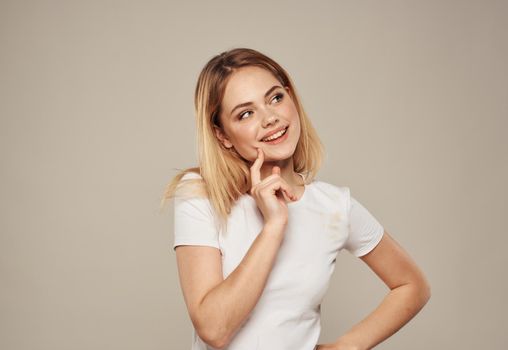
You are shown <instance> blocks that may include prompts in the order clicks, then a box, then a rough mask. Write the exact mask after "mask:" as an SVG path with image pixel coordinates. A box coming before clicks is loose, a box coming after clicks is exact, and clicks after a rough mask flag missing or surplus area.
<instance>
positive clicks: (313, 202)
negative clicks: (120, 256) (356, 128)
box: [173, 174, 384, 350]
mask: <svg viewBox="0 0 508 350" xmlns="http://www.w3.org/2000/svg"><path fill="white" fill-rule="evenodd" d="M199 177H200V176H199V175H197V174H186V175H185V176H184V177H183V179H187V178H199ZM287 205H288V215H289V218H288V224H287V226H286V232H285V235H284V240H283V241H282V244H281V247H280V249H279V252H278V254H277V258H276V261H275V263H274V266H273V268H272V271H271V272H270V275H269V277H268V280H267V283H266V286H265V289H264V291H263V293H262V295H261V297H260V298H259V300H258V303H257V304H256V306H255V307H254V309H253V310H252V311H251V313H250V315H249V316H248V318H247V320H246V321H245V322H244V324H243V326H242V327H241V328H240V329H239V330H238V331H237V333H236V334H235V336H234V338H233V339H232V341H231V342H230V343H229V345H228V346H227V349H228V350H255V349H262V350H268V349H277V350H313V349H314V347H315V346H316V344H317V342H318V338H319V334H320V331H321V324H320V315H321V302H322V300H323V298H324V295H325V293H326V290H327V288H328V284H329V281H330V277H331V275H332V273H333V271H334V269H335V259H336V256H337V254H338V252H339V251H340V250H342V249H343V248H345V249H346V250H347V251H348V252H350V253H351V254H353V255H354V256H357V257H360V256H362V255H365V254H367V253H368V252H370V251H371V250H372V249H373V248H374V247H375V246H376V245H377V244H378V243H379V241H380V240H381V238H382V236H383V233H384V229H383V227H382V226H381V224H380V223H379V222H378V221H377V220H376V218H375V217H374V216H373V215H372V214H370V212H369V211H368V210H367V209H366V208H365V207H363V206H362V205H361V204H360V203H359V202H358V201H356V200H355V199H354V198H353V197H352V196H351V195H350V190H349V187H337V186H334V185H332V184H329V183H326V182H323V181H319V180H316V179H315V180H314V181H312V182H311V183H309V184H306V185H305V191H304V193H303V196H302V197H301V198H300V199H299V200H298V201H296V202H289V203H287ZM212 213H213V210H212V207H211V204H210V202H209V200H208V199H206V198H202V197H201V198H198V197H194V198H190V199H189V198H187V199H182V198H178V197H176V198H175V200H174V214H175V215H174V246H173V249H174V248H176V246H179V245H202V246H211V247H215V248H218V249H219V250H220V252H221V254H222V266H223V276H224V278H226V277H227V276H228V275H229V274H230V273H231V272H232V271H233V270H234V269H235V268H236V267H237V266H238V264H239V263H240V261H241V260H242V259H243V257H244V256H245V254H246V252H247V251H248V249H249V248H250V246H251V244H252V242H253V241H254V239H255V238H256V236H257V235H258V234H259V233H260V232H261V230H262V228H263V222H264V221H263V216H262V214H261V212H260V211H259V209H258V207H257V205H256V202H255V200H254V198H253V197H252V196H250V195H249V194H244V195H243V196H241V197H240V198H239V199H238V201H237V202H236V203H235V205H234V207H233V208H232V211H231V213H230V215H229V217H228V230H227V232H221V231H219V230H218V229H217V225H216V224H215V223H214V219H213V218H214V216H213V214H212ZM209 349H213V348H212V347H211V346H209V345H207V344H206V343H205V342H203V340H201V338H200V337H199V336H198V335H197V333H196V331H195V330H193V344H192V350H209Z"/></svg>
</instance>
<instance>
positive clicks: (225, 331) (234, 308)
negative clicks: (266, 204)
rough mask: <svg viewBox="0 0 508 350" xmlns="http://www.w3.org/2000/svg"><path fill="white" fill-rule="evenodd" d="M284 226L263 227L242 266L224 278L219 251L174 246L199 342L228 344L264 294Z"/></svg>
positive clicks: (217, 346)
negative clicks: (200, 340) (201, 340)
mask: <svg viewBox="0 0 508 350" xmlns="http://www.w3.org/2000/svg"><path fill="white" fill-rule="evenodd" d="M284 229H285V227H282V226H278V225H277V226H276V225H265V227H264V228H263V230H262V231H261V233H260V234H259V235H258V236H257V237H256V239H255V240H254V242H253V243H252V245H251V247H250V248H249V250H248V251H247V253H246V254H245V256H244V258H243V259H242V261H241V262H240V264H239V265H238V267H237V268H236V269H235V270H234V271H233V272H231V274H229V276H228V277H227V278H226V279H223V276H222V262H221V256H220V252H219V250H218V249H216V248H213V247H204V246H178V247H177V248H176V256H177V264H178V270H179V276H180V284H181V287H182V290H183V293H184V299H185V303H186V305H187V309H188V311H189V315H190V317H191V320H192V323H193V325H194V328H195V329H196V332H197V333H198V334H199V336H200V338H201V339H203V340H204V341H205V342H207V343H208V344H210V345H211V346H213V347H216V348H219V349H220V348H222V347H224V346H226V345H227V344H228V343H229V342H230V341H231V338H232V337H233V335H234V334H235V332H236V331H237V330H238V329H239V327H240V326H241V325H242V323H243V321H244V320H245V319H246V318H247V316H248V315H249V313H250V312H251V310H252V309H253V308H254V306H255V305H256V303H257V302H258V300H259V297H260V296H261V294H262V292H263V289H264V287H265V284H266V281H267V279H268V276H269V274H270V271H271V269H272V267H273V264H274V261H275V258H276V256H277V252H278V250H279V247H280V244H281V242H282V239H283V231H284Z"/></svg>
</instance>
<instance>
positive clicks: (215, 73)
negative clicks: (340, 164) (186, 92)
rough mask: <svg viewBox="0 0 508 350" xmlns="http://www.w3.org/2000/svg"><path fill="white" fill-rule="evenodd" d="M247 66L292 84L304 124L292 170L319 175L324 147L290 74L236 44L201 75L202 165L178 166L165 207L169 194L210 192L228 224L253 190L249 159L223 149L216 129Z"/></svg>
mask: <svg viewBox="0 0 508 350" xmlns="http://www.w3.org/2000/svg"><path fill="white" fill-rule="evenodd" d="M247 66H257V67H261V68H264V69H266V70H267V71H269V72H270V73H272V74H273V75H274V77H275V78H276V79H277V80H278V81H279V82H280V83H281V84H282V86H284V87H287V88H289V93H290V95H291V97H292V99H293V102H294V103H295V106H296V109H297V111H298V114H299V118H300V125H301V127H300V129H301V130H300V138H299V141H298V144H297V146H296V149H295V152H294V154H293V164H294V171H295V172H297V173H302V174H303V175H304V177H305V183H310V182H311V181H312V180H313V179H314V178H315V176H316V174H317V171H318V170H319V168H320V167H321V163H322V160H323V155H324V147H323V145H322V143H321V141H320V139H319V137H318V135H317V133H316V131H315V129H314V127H313V126H312V124H311V122H310V120H309V118H308V117H307V114H306V113H305V111H304V109H303V106H302V104H301V102H300V98H299V97H298V94H297V92H296V89H295V87H294V84H293V82H292V80H291V78H290V76H289V74H288V73H287V72H286V71H285V70H284V69H283V68H282V67H281V66H280V65H279V64H278V63H277V62H275V61H274V60H272V59H271V58H269V57H267V56H265V55H264V54H262V53H260V52H258V51H256V50H253V49H248V48H235V49H232V50H229V51H225V52H222V53H221V54H219V55H216V56H214V57H213V58H212V59H211V60H210V61H208V63H207V64H206V65H205V66H204V68H203V69H202V71H201V73H200V75H199V77H198V81H197V85H196V90H195V95H194V105H195V113H196V126H197V129H196V134H197V146H198V147H197V148H198V157H199V166H198V167H193V168H187V169H184V170H180V172H179V173H178V174H177V175H176V176H175V177H174V178H173V179H172V180H171V181H170V182H169V184H168V185H167V186H166V189H165V192H164V195H163V198H162V200H161V208H162V207H163V206H164V204H165V202H166V201H167V200H168V199H169V198H171V197H180V196H198V197H207V198H208V199H209V201H210V203H211V205H212V207H213V209H214V211H215V213H216V214H217V216H216V217H217V218H218V219H219V226H220V227H221V228H223V229H225V228H226V227H227V217H228V215H229V214H230V212H231V208H232V207H233V205H234V203H235V202H236V201H237V200H238V198H239V197H240V196H242V195H244V194H245V193H247V192H248V191H249V190H250V188H251V184H250V164H249V163H248V162H247V161H246V160H245V159H244V158H243V157H242V156H240V155H239V154H238V153H237V151H236V150H235V149H234V147H232V148H230V149H227V148H225V147H224V145H223V144H222V143H221V142H220V141H219V140H218V139H217V137H216V135H215V132H214V125H215V126H217V127H220V128H222V126H221V122H220V118H219V115H220V113H221V102H222V99H223V97H224V91H225V88H226V85H227V82H228V80H229V78H230V77H231V75H232V74H233V73H234V71H235V70H237V69H239V68H242V67H247ZM187 173H196V174H198V175H200V176H201V179H189V180H186V179H184V180H183V181H181V180H182V177H183V176H185V175H186V174H187ZM187 185H191V186H187ZM185 189H187V190H185Z"/></svg>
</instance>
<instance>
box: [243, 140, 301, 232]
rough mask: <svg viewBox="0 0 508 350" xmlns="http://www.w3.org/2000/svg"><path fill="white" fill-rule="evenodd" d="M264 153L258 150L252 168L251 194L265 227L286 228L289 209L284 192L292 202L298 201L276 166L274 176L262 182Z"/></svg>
mask: <svg viewBox="0 0 508 350" xmlns="http://www.w3.org/2000/svg"><path fill="white" fill-rule="evenodd" d="M263 161H264V153H263V150H262V149H261V148H258V157H257V158H256V160H255V161H254V163H253V164H252V166H251V168H250V175H251V184H252V187H251V189H250V194H251V196H252V197H253V198H254V200H255V201H256V205H257V206H258V208H259V210H260V211H261V214H263V218H264V220H265V225H275V226H280V227H285V226H286V224H287V221H288V208H287V205H286V200H285V199H284V195H283V192H284V193H285V194H286V196H287V197H288V198H289V199H290V200H293V201H295V200H297V198H296V196H295V193H294V192H293V189H292V188H291V186H289V184H288V183H287V182H286V180H284V179H283V178H282V177H281V176H280V168H279V167H278V166H274V167H273V168H272V174H271V175H270V176H267V177H266V178H264V179H263V181H261V171H260V169H261V165H263Z"/></svg>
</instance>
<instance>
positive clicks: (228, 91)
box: [163, 48, 430, 350]
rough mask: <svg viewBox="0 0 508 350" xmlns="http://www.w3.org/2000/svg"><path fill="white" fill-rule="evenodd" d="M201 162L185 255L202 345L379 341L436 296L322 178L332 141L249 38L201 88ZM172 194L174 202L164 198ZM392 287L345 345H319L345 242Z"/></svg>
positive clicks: (187, 200) (343, 192)
mask: <svg viewBox="0 0 508 350" xmlns="http://www.w3.org/2000/svg"><path fill="white" fill-rule="evenodd" d="M195 107H196V117H197V136H198V151H199V167H196V168H190V169H186V170H184V171H182V172H181V173H180V174H178V175H177V176H176V177H175V178H174V179H173V180H172V182H171V183H170V184H169V185H168V187H167V189H166V193H165V196H164V199H167V198H170V197H174V198H175V202H174V213H175V216H174V225H175V230H174V234H175V242H174V249H175V250H176V258H177V264H178V271H179V278H180V284H181V287H182V292H183V296H184V299H185V303H186V306H187V309H188V312H189V316H190V318H191V320H192V323H193V326H194V332H193V338H194V342H193V346H192V349H193V350H198V349H199V350H201V349H213V348H216V349H226V348H227V349H231V350H239V349H242V350H244V349H248V350H250V349H263V350H272V349H278V350H280V349H291V350H295V349H302V350H312V349H319V350H325V349H337V350H339V349H341V350H342V349H343V350H346V349H370V348H372V347H374V346H375V345H377V344H379V343H380V342H382V341H383V340H385V339H386V338H388V337H389V336H390V335H392V334H393V333H395V332H396V331H397V330H398V329H400V328H401V327H402V326H403V325H404V324H405V323H407V322H408V321H409V320H410V319H411V318H412V317H413V316H414V315H415V314H416V313H417V312H418V311H419V310H420V309H421V308H422V307H423V306H424V305H425V304H426V302H427V301H428V300H429V298H430V287H429V284H428V283H427V281H426V278H425V276H424V275H423V273H422V272H421V271H420V269H419V268H418V267H417V266H416V264H415V263H414V262H413V261H412V259H411V258H410V257H409V256H408V254H407V253H406V252H405V251H404V250H403V248H402V247H401V246H400V245H398V244H397V242H396V241H395V240H394V239H393V238H392V237H391V236H390V235H389V234H388V233H387V232H386V231H385V230H384V229H383V227H382V226H381V224H380V223H379V222H378V221H377V220H376V219H375V218H374V217H373V216H372V215H371V214H370V213H369V212H368V210H367V209H366V208H364V207H363V206H362V205H361V204H360V203H359V202H358V201H356V200H355V199H354V198H353V197H352V196H351V195H350V192H349V188H348V187H338V186H335V185H332V184H329V183H326V182H323V181H319V180H316V179H315V176H316V173H317V171H318V169H319V167H320V165H321V159H322V155H323V148H322V145H321V143H320V141H319V138H318V136H317V134H316V132H315V130H314V129H313V127H312V125H311V123H310V121H309V119H308V118H307V116H306V114H305V112H304V110H303V107H302V106H301V104H300V101H299V98H298V96H297V93H296V89H295V87H294V84H293V83H292V81H291V78H290V77H289V75H288V74H287V73H286V71H285V70H284V69H283V68H282V67H281V66H280V65H279V64H277V63H276V62H275V61H273V60H272V59H270V58H269V57H267V56H265V55H263V54H261V53H260V52H257V51H255V50H251V49H245V48H237V49H233V50H230V51H226V52H223V53H221V54H220V55H217V56H215V57H213V58H212V59H211V60H210V61H209V62H208V63H207V64H206V65H205V67H204V68H203V70H202V72H201V74H200V76H199V78H198V83H197V87H196V91H195ZM163 202H164V200H163ZM343 248H344V249H346V250H348V251H349V252H350V253H352V254H354V255H355V256H357V257H359V258H360V259H362V260H363V261H364V262H365V263H366V264H367V265H368V266H369V267H370V268H371V269H372V270H373V271H374V272H375V273H376V274H377V275H378V276H379V277H380V278H381V279H382V280H383V282H384V283H385V284H386V285H387V286H388V287H389V288H390V292H389V293H388V295H387V296H386V298H385V299H384V300H383V302H382V303H381V304H380V305H379V307H378V308H376V309H375V310H374V311H373V312H372V313H371V314H370V315H368V317H366V318H365V319H364V320H362V321H361V322H360V323H358V324H357V325H355V326H354V327H352V329H351V330H349V331H348V332H346V333H345V334H343V335H342V336H340V337H339V338H338V339H337V341H336V342H334V343H333V344H316V343H317V340H318V338H319V334H320V306H321V301H322V299H323V297H324V295H325V292H326V288H327V287H328V283H329V279H330V276H331V275H332V272H333V270H334V268H335V258H336V255H337V253H338V252H339V251H340V250H341V249H343Z"/></svg>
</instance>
